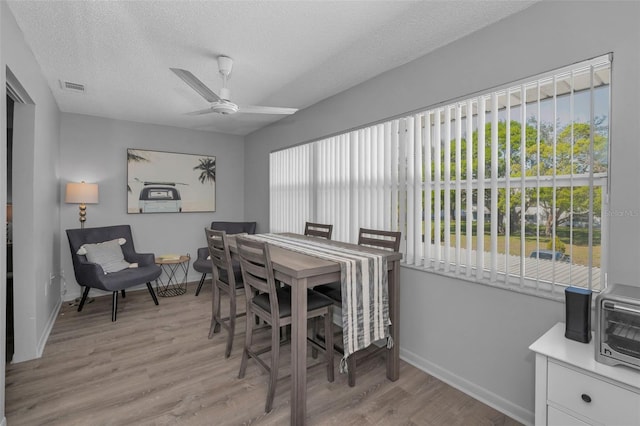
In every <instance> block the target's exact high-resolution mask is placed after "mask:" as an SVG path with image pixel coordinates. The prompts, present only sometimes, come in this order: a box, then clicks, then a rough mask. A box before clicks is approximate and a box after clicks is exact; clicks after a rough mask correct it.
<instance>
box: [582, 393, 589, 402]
mask: <svg viewBox="0 0 640 426" xmlns="http://www.w3.org/2000/svg"><path fill="white" fill-rule="evenodd" d="M581 397H582V400H583V401H584V402H586V403H589V402H591V397H590V396H589V395H587V394H586V393H583V394H582V396H581Z"/></svg>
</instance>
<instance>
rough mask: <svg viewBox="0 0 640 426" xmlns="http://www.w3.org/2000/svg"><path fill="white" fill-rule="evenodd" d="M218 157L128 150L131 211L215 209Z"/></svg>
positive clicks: (158, 211) (210, 210) (160, 211)
mask: <svg viewBox="0 0 640 426" xmlns="http://www.w3.org/2000/svg"><path fill="white" fill-rule="evenodd" d="M215 191H216V157H212V156H208V155H196V154H180V153H174V152H163V151H149V150H142V149H131V148H130V149H127V212H128V213H134V214H135V213H138V214H140V213H187V212H213V211H215V207H216V204H215Z"/></svg>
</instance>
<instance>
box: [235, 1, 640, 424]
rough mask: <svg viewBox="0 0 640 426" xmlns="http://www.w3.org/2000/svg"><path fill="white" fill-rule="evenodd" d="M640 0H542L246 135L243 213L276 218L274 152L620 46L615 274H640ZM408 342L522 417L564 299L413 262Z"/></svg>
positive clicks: (407, 289) (432, 364) (611, 256)
mask: <svg viewBox="0 0 640 426" xmlns="http://www.w3.org/2000/svg"><path fill="white" fill-rule="evenodd" d="M638 17H640V4H638V3H635V2H543V3H538V4H536V5H534V6H532V7H531V8H529V9H527V10H525V11H523V12H521V13H519V14H517V15H514V16H512V17H509V18H507V19H505V20H503V21H500V22H498V23H496V24H494V25H492V26H490V27H488V28H485V29H484V30H481V31H479V32H477V33H474V34H473V35H471V36H469V37H466V38H464V39H462V40H459V41H457V42H455V43H452V44H450V45H448V46H445V47H443V48H441V49H439V50H437V51H436V52H433V53H432V54H429V55H427V56H424V57H422V58H420V59H418V60H416V61H413V62H411V63H409V64H406V65H404V66H402V67H399V68H397V69H394V70H392V71H389V72H387V73H385V74H382V75H380V76H378V77H376V78H373V79H371V80H369V81H367V82H365V83H363V84H361V85H359V86H356V87H354V88H352V89H350V90H347V91H345V92H343V93H341V94H338V95H336V96H334V97H332V98H329V99H326V100H325V101H322V102H320V103H318V104H316V105H314V106H312V107H310V108H308V109H306V110H304V111H301V112H299V113H297V114H295V115H294V116H291V117H288V118H286V119H284V120H281V121H279V122H278V123H276V124H274V125H272V126H270V127H268V128H265V129H262V130H260V131H257V132H255V133H253V134H251V135H249V136H248V137H247V138H246V139H245V143H246V155H245V171H246V174H245V176H246V177H245V181H246V186H245V217H246V219H247V220H256V221H258V223H259V231H267V230H268V226H269V195H268V194H269V187H268V167H269V158H268V155H269V152H271V151H273V150H277V149H279V148H282V147H286V146H290V145H293V144H298V143H301V142H304V141H309V140H313V139H317V138H320V137H323V136H326V135H329V134H333V133H336V132H341V131H344V130H347V129H350V128H353V127H358V126H362V125H364V124H367V123H371V122H375V121H378V120H381V119H384V118H387V117H391V116H395V115H398V114H402V113H404V112H407V111H412V110H415V109H419V108H424V107H428V106H431V105H434V104H438V103H441V102H444V101H447V100H451V99H455V98H458V97H462V96H465V95H469V94H472V93H475V92H478V91H482V90H487V89H490V88H492V87H494V86H498V85H502V84H504V83H508V82H511V81H516V80H520V79H522V78H525V77H527V76H531V75H535V74H537V73H541V72H544V71H548V70H551V69H554V68H558V67H562V66H565V65H568V64H571V63H575V62H579V61H582V60H585V59H588V58H592V57H595V56H599V55H602V54H606V53H608V52H613V53H614V63H613V85H612V110H613V118H612V130H611V170H610V171H611V185H612V187H611V193H610V196H611V198H610V199H611V204H610V205H611V209H612V210H617V211H626V212H630V214H628V215H626V216H624V217H614V218H612V220H611V224H610V227H611V229H610V236H609V243H610V250H609V252H608V256H607V261H608V262H609V276H608V281H609V282H623V283H629V284H635V285H640V284H639V282H638V277H639V276H640V262H638V261H637V257H638V253H639V245H640V244H639V243H638V241H640V238H639V237H640V196H639V195H640V194H639V191H638V184H637V182H638V181H640V179H639V178H640V176H639V174H640V168H638V167H637V165H638V163H639V161H638V160H640V144H639V143H638V135H639V134H640V126H639V120H638V119H637V115H638V110H640V105H639V104H640V96H639V94H640V89H639V86H638V84H639V80H640V79H639V77H638V76H639V75H640V49H638V46H639V44H640V29H639V27H638V25H637V19H638ZM401 289H402V290H401V312H402V314H401V339H402V343H401V354H402V356H403V358H404V359H405V360H407V361H409V362H412V363H414V364H416V365H418V366H419V367H421V368H423V369H425V370H426V371H428V372H431V373H432V374H434V375H437V376H439V377H442V378H444V379H446V380H447V381H449V382H450V383H452V384H455V385H456V386H459V387H461V388H463V389H465V390H466V391H467V392H469V393H472V394H474V395H475V396H477V397H479V398H480V399H482V400H484V401H486V402H488V403H490V404H491V405H494V406H496V407H499V408H500V409H502V410H503V411H506V412H508V413H510V414H511V415H513V416H514V417H516V418H518V419H520V420H522V421H525V422H529V423H531V422H533V409H534V362H533V359H534V358H533V355H532V354H531V353H530V352H529V351H528V349H527V348H528V345H529V344H530V343H532V342H533V341H534V340H535V339H536V338H538V337H539V336H540V335H542V334H543V333H544V332H545V331H546V330H547V329H548V328H550V327H551V326H552V325H553V324H554V323H556V322H558V321H562V320H563V319H564V306H563V304H562V303H558V302H553V301H550V300H546V299H542V298H539V297H533V296H529V295H524V294H520V293H514V292H511V291H508V290H504V289H497V288H492V287H488V286H484V285H478V284H474V283H470V282H465V281H461V280H457V279H452V278H448V277H444V276H441V275H436V274H430V273H426V272H424V271H419V270H413V269H409V268H406V267H404V268H403V269H402V271H401Z"/></svg>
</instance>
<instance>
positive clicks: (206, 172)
mask: <svg viewBox="0 0 640 426" xmlns="http://www.w3.org/2000/svg"><path fill="white" fill-rule="evenodd" d="M199 161H200V163H199V164H198V165H197V166H195V167H194V168H193V170H199V171H200V176H198V180H199V181H200V183H202V184H204V183H206V182H211V183H215V182H216V160H215V158H212V157H206V158H200V160H199Z"/></svg>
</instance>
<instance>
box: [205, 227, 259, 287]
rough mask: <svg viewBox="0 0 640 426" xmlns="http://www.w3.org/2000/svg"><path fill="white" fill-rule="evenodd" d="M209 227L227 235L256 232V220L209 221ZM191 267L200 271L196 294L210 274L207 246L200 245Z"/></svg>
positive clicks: (237, 267)
mask: <svg viewBox="0 0 640 426" xmlns="http://www.w3.org/2000/svg"><path fill="white" fill-rule="evenodd" d="M210 229H213V230H215V231H225V232H226V233H227V235H231V234H242V233H247V234H255V233H256V222H217V221H213V222H211V226H210ZM234 263H236V269H237V270H238V274H240V265H238V264H237V262H234ZM193 269H195V270H196V271H197V272H200V273H201V274H202V276H201V277H200V282H198V287H197V288H196V296H198V295H199V294H200V290H202V286H203V285H204V282H205V280H206V279H207V275H208V274H211V272H212V271H211V261H210V259H209V248H208V247H200V248H198V249H197V256H196V260H195V261H194V262H193Z"/></svg>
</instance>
